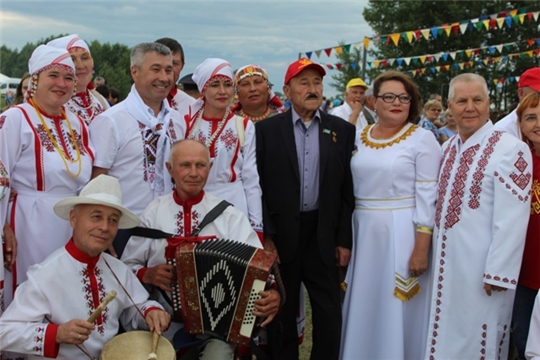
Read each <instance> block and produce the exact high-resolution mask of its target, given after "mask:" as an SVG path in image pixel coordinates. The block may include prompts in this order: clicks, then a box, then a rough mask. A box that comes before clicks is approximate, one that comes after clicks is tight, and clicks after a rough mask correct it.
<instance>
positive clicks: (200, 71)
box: [190, 58, 234, 118]
mask: <svg viewBox="0 0 540 360" xmlns="http://www.w3.org/2000/svg"><path fill="white" fill-rule="evenodd" d="M216 76H225V77H228V78H229V79H230V80H231V81H233V76H234V74H233V70H232V67H231V64H229V63H228V62H227V61H225V60H223V59H217V58H210V59H206V60H204V61H203V62H202V63H201V64H199V66H197V68H196V69H195V71H194V72H193V76H191V78H192V79H193V81H194V82H195V83H196V84H197V88H198V89H199V92H200V93H201V97H200V98H199V99H197V101H195V102H194V103H193V104H192V105H191V107H190V118H193V116H195V114H196V113H197V111H199V110H200V109H201V108H202V107H203V106H204V100H203V92H204V90H205V89H206V86H207V85H208V83H209V82H210V80H212V78H214V77H216Z"/></svg>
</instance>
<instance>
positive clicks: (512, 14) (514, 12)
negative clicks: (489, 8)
mask: <svg viewBox="0 0 540 360" xmlns="http://www.w3.org/2000/svg"><path fill="white" fill-rule="evenodd" d="M508 13H509V14H510V16H515V15H516V14H517V9H514V10H510V11H509V12H508Z"/></svg>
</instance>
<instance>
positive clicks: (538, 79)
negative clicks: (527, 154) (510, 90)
mask: <svg viewBox="0 0 540 360" xmlns="http://www.w3.org/2000/svg"><path fill="white" fill-rule="evenodd" d="M533 91H537V92H538V91H540V67H534V68H530V69H528V70H526V71H525V72H524V73H523V74H521V76H520V78H519V82H518V96H519V101H521V100H522V99H523V98H524V97H525V96H527V95H529V94H530V93H532V92H533ZM516 110H517V107H516V109H514V111H512V112H511V113H510V114H508V115H506V116H505V117H503V118H502V119H501V120H499V121H497V122H496V123H495V128H496V129H500V130H504V131H506V132H507V133H509V134H510V135H514V136H515V137H517V138H518V139H520V140H521V129H520V127H519V123H518V119H517V115H516Z"/></svg>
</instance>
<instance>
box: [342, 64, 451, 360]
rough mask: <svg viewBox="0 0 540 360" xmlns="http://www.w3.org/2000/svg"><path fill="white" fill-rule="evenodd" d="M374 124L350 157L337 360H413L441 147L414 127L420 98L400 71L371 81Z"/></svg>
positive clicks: (422, 314) (422, 328)
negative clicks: (347, 258)
mask: <svg viewBox="0 0 540 360" xmlns="http://www.w3.org/2000/svg"><path fill="white" fill-rule="evenodd" d="M373 93H374V95H375V97H376V99H377V100H376V102H375V109H376V111H377V114H378V116H379V121H378V122H377V123H376V124H374V125H368V126H367V127H365V128H364V129H363V130H362V132H361V135H360V138H359V139H357V141H356V142H357V147H358V151H357V152H356V153H355V154H354V155H353V157H352V159H351V170H352V174H353V180H354V195H355V203H356V204H355V210H354V213H353V236H354V238H355V241H354V242H353V244H354V245H353V251H352V256H351V262H350V263H349V268H348V271H347V276H346V278H345V283H346V284H347V291H346V294H345V302H344V304H343V328H342V339H341V358H342V359H373V360H376V359H420V358H422V357H423V354H424V347H425V339H426V336H427V334H426V331H427V325H428V318H427V316H428V309H429V307H428V306H427V294H428V292H427V291H425V290H423V291H421V288H424V289H426V286H427V282H428V277H427V275H423V274H424V273H425V272H426V271H427V269H428V251H429V247H430V244H431V234H432V229H433V225H434V217H435V199H436V192H437V177H438V172H439V163H440V159H441V149H440V146H439V144H438V143H437V140H435V137H434V136H433V134H432V133H431V132H430V131H428V130H425V129H422V128H420V127H419V126H417V125H414V124H413V123H412V121H414V120H416V118H417V117H418V115H419V113H420V101H421V100H420V94H419V93H418V90H417V88H416V85H415V84H414V83H413V82H412V81H411V80H410V79H409V78H408V77H407V76H405V75H404V74H402V73H400V72H397V71H387V72H385V73H383V74H381V75H379V76H378V77H377V78H376V79H375V82H374V84H373Z"/></svg>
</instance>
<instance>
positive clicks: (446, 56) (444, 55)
mask: <svg viewBox="0 0 540 360" xmlns="http://www.w3.org/2000/svg"><path fill="white" fill-rule="evenodd" d="M441 56H442V58H443V60H444V61H448V54H447V53H444V54H442V55H441Z"/></svg>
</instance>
